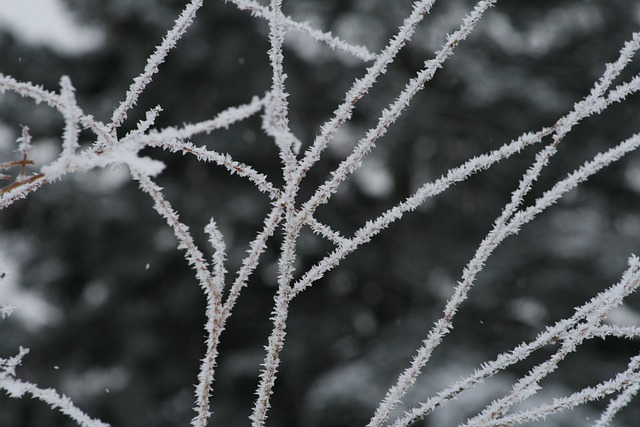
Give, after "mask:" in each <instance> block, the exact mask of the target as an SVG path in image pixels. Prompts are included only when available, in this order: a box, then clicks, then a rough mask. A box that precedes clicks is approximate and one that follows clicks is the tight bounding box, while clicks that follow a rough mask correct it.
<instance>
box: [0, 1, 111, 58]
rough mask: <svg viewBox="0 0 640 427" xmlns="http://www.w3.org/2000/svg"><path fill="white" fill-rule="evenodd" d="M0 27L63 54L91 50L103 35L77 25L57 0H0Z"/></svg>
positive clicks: (93, 29) (92, 28)
mask: <svg viewBox="0 0 640 427" xmlns="http://www.w3.org/2000/svg"><path fill="white" fill-rule="evenodd" d="M0 30H1V31H8V32H10V33H11V34H12V35H13V36H14V37H15V38H17V39H18V40H20V41H22V42H24V43H27V44H30V45H36V46H38V45H39V46H46V47H48V48H50V49H52V50H54V51H56V52H58V53H61V54H67V55H68V54H78V53H82V52H86V51H89V50H92V49H95V48H96V47H97V46H99V45H100V43H101V42H102V40H103V38H104V34H103V33H102V31H100V30H99V29H97V28H95V27H89V26H82V25H80V24H78V23H77V22H76V21H75V20H74V18H73V16H72V15H71V13H70V12H69V11H68V10H67V8H66V7H65V6H64V5H63V4H62V3H61V2H60V1H59V0H17V1H16V0H0Z"/></svg>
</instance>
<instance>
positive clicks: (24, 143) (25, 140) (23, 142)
mask: <svg viewBox="0 0 640 427" xmlns="http://www.w3.org/2000/svg"><path fill="white" fill-rule="evenodd" d="M17 142H18V144H19V148H18V150H19V152H20V153H22V159H21V160H13V161H10V162H3V163H0V170H5V169H11V168H15V167H19V168H20V172H18V175H17V176H16V177H15V178H14V177H13V176H11V175H8V174H0V180H2V179H4V180H9V181H13V180H14V179H15V182H13V183H12V184H9V185H7V186H5V187H3V188H1V189H0V194H5V193H7V192H9V191H11V190H13V189H15V188H18V187H22V186H23V185H26V184H30V183H32V182H34V181H37V180H39V179H40V178H42V177H44V174H43V173H38V174H34V175H32V176H27V166H28V165H34V164H35V163H34V161H33V160H31V159H29V149H30V148H31V135H30V134H29V128H28V127H27V126H23V127H22V135H21V136H20V138H18V141H17Z"/></svg>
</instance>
